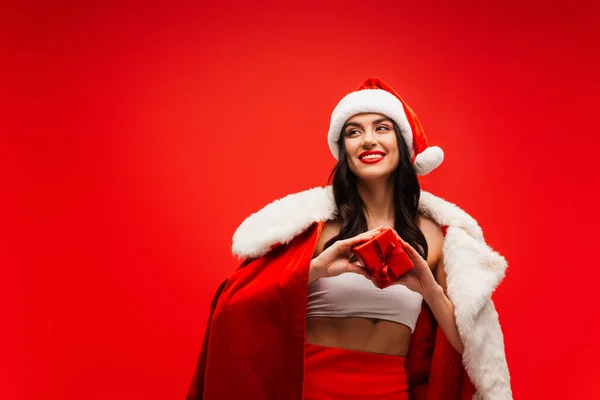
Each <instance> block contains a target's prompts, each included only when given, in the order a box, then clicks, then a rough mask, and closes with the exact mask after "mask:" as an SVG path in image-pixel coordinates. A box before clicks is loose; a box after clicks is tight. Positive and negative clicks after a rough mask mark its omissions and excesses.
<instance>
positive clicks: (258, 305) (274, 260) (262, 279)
mask: <svg viewBox="0 0 600 400" xmlns="http://www.w3.org/2000/svg"><path fill="white" fill-rule="evenodd" d="M323 225H324V223H323V222H317V223H314V224H313V225H312V226H311V227H310V228H309V229H307V230H306V231H305V232H303V233H302V234H300V235H297V236H296V237H295V238H294V239H293V240H292V241H291V242H290V243H288V244H286V245H280V246H278V247H275V248H274V249H272V250H271V251H270V252H268V253H267V254H266V255H264V256H262V257H260V258H256V259H248V260H245V261H244V262H243V263H242V265H241V266H240V267H239V268H238V269H237V270H236V271H235V272H233V273H232V274H231V275H230V276H229V277H228V278H227V279H226V280H225V281H224V282H223V283H221V285H220V286H219V288H218V289H217V292H216V294H215V296H214V298H213V301H212V305H211V310H210V315H209V318H208V323H207V326H206V332H205V336H204V341H203V345H202V349H201V351H200V356H199V358H198V365H197V368H196V372H195V374H194V378H193V380H192V383H191V385H190V388H189V391H188V394H187V400H199V399H204V400H217V399H219V400H220V399H227V400H231V399H256V400H258V399H261V400H263V399H286V400H287V399H289V400H302V398H303V379H304V346H305V340H306V310H307V299H308V269H309V265H310V261H311V259H312V255H313V251H314V248H315V246H316V243H317V240H318V238H319V235H320V234H321V230H322V227H323ZM406 370H407V376H408V383H409V396H410V398H411V399H415V400H425V399H428V400H429V399H440V400H451V399H452V400H454V399H457V400H458V399H460V400H466V399H471V398H472V397H473V394H474V393H475V387H474V386H473V384H472V383H471V381H470V380H469V377H468V375H467V373H466V372H465V370H464V368H463V365H462V361H461V355H460V354H459V353H458V352H457V351H456V350H454V348H453V347H452V346H451V345H450V343H449V342H448V340H447V339H446V337H445V336H444V334H443V332H442V330H441V328H439V327H438V325H437V323H436V321H435V319H434V318H433V314H432V313H431V311H430V310H429V308H428V307H427V304H426V303H425V302H423V308H422V310H421V313H420V315H419V318H418V320H417V325H416V328H415V331H414V332H413V334H412V336H411V342H410V348H409V353H408V355H407V361H406Z"/></svg>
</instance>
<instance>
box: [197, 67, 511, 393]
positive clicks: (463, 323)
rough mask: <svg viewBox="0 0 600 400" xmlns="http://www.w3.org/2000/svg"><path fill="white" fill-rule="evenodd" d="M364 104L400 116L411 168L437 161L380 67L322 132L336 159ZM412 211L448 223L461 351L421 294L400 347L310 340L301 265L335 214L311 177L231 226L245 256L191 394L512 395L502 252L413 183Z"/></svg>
mask: <svg viewBox="0 0 600 400" xmlns="http://www.w3.org/2000/svg"><path fill="white" fill-rule="evenodd" d="M363 112H377V113H381V114H384V115H386V116H388V117H389V118H391V119H392V120H394V122H396V124H397V125H398V126H399V127H400V130H401V136H402V138H403V139H404V140H405V142H406V144H407V146H408V148H409V149H410V152H411V161H412V163H413V167H414V170H415V172H416V173H417V174H418V175H425V174H427V173H429V172H431V171H432V170H434V169H435V168H436V167H438V166H439V165H440V164H441V163H442V161H443V158H444V154H443V151H442V150H441V149H440V148H439V147H430V146H428V144H427V140H426V138H425V134H424V132H423V128H422V126H421V124H420V122H419V120H418V118H417V116H416V115H415V113H414V112H413V111H412V110H411V109H410V107H408V105H407V104H406V103H405V102H404V100H403V99H402V98H401V97H400V96H399V95H398V93H396V92H395V91H394V90H393V89H392V88H391V87H389V86H388V85H387V84H385V83H384V82H383V81H381V80H380V79H377V78H370V79H367V80H366V81H365V82H364V83H363V84H362V85H361V86H360V87H359V88H358V89H357V90H356V91H354V92H352V93H350V94H348V95H347V96H345V97H344V98H343V99H342V100H341V101H340V103H339V104H338V105H337V107H336V108H335V109H334V111H333V113H332V117H331V124H330V130H329V135H328V143H329V147H330V149H331V151H332V154H333V155H334V157H335V158H338V150H337V140H338V138H339V135H340V132H341V129H342V127H343V125H344V123H345V122H346V121H347V120H348V118H350V117H352V116H353V115H356V114H358V113H363ZM418 210H419V213H420V214H422V215H423V216H425V217H428V218H430V219H432V220H433V221H435V222H436V223H437V224H439V225H440V226H441V227H442V229H443V231H444V243H443V247H442V258H443V262H444V268H445V272H446V276H447V283H446V285H447V296H448V298H449V299H450V301H451V302H452V303H453V305H454V316H455V318H456V324H457V327H458V331H459V334H460V338H461V342H462V344H463V347H464V351H463V354H462V355H461V354H459V353H458V352H457V351H456V350H455V349H454V348H453V347H452V346H451V345H450V343H449V341H448V340H447V339H446V337H445V335H444V333H443V331H442V330H441V328H440V327H439V326H438V324H437V322H436V320H435V318H434V317H433V313H432V312H431V310H430V309H429V307H428V306H427V303H426V302H423V304H422V309H421V312H420V314H419V316H418V319H417V324H416V327H415V329H414V332H413V333H412V335H411V338H410V345H409V351H408V354H407V356H406V357H405V358H404V357H395V356H387V355H382V354H373V353H362V352H358V351H352V350H344V349H334V348H326V347H324V346H316V345H307V343H306V319H307V317H306V311H307V295H308V272H309V265H310V262H311V259H312V255H313V252H314V249H315V246H316V243H317V241H318V239H319V236H320V234H321V232H322V229H323V226H324V224H325V222H326V221H329V220H333V219H335V218H336V215H337V210H336V205H335V201H334V197H333V191H332V187H331V186H327V187H316V188H312V189H309V190H305V191H302V192H299V193H294V194H289V195H287V196H285V197H283V198H281V199H278V200H275V201H273V202H272V203H270V204H268V205H266V206H265V207H263V208H262V209H261V210H259V211H258V212H256V213H254V214H252V215H250V216H249V217H248V218H246V220H245V221H243V222H242V224H241V225H240V226H239V227H238V228H237V230H236V231H235V233H234V235H233V253H234V254H235V255H237V256H238V257H240V258H242V259H243V260H244V261H243V262H242V263H241V265H240V266H239V268H238V269H237V270H236V271H235V272H233V273H232V274H231V275H230V276H229V277H227V279H225V280H224V281H223V282H222V283H221V285H220V286H219V287H218V289H217V291H216V293H215V295H214V298H213V301H212V304H211V308H210V314H209V319H208V323H207V326H206V331H205V334H204V341H203V345H202V348H201V351H200V355H199V358H198V364H197V368H196V371H195V374H194V377H193V380H192V383H191V385H190V388H189V391H188V395H187V399H188V400H199V399H204V400H217V399H218V400H222V399H223V400H224V399H231V400H234V399H236V400H237V399H286V400H302V399H306V400H313V399H317V398H319V399H321V398H322V399H327V398H331V399H335V398H348V399H363V398H364V399H367V398H372V399H379V398H381V399H386V398H389V399H393V398H398V399H402V398H410V399H416V400H421V399H423V400H424V399H428V400H433V399H441V400H454V399H461V400H466V399H474V400H478V399H486V400H487V399H494V400H495V399H498V400H506V399H512V391H511V387H510V375H509V371H508V366H507V362H506V356H505V351H504V338H503V333H502V330H501V327H500V323H499V318H498V314H497V312H496V309H495V306H494V303H493V301H492V293H493V292H494V290H495V289H496V288H497V287H498V285H499V283H500V282H501V281H502V279H503V278H504V275H505V270H506V267H507V262H506V259H505V258H504V257H503V256H502V255H500V254H499V253H498V252H496V251H495V250H494V249H493V248H492V247H491V246H490V245H488V244H487V243H486V242H485V240H484V237H483V232H482V230H481V228H480V226H479V225H478V223H477V221H476V220H475V219H474V218H473V217H471V216H470V215H469V214H467V213H466V212H465V211H464V210H462V209H461V208H459V207H458V206H457V205H455V204H453V203H451V202H449V201H447V200H444V199H442V198H440V197H438V196H435V195H434V194H432V193H429V192H427V191H424V190H421V193H420V199H419V204H418ZM318 388H321V389H318ZM331 388H333V389H331ZM357 388H358V389H357ZM329 389H331V390H332V393H333V394H331V396H337V397H330V395H328V394H327V390H329ZM319 390H321V392H319ZM393 393H398V395H397V397H395V395H394V394H393ZM402 393H405V394H406V396H407V397H403V396H404V395H403V394H402Z"/></svg>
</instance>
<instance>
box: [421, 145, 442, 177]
mask: <svg viewBox="0 0 600 400" xmlns="http://www.w3.org/2000/svg"><path fill="white" fill-rule="evenodd" d="M442 161H444V151H443V150H442V149H441V148H440V147H438V146H430V147H428V148H426V149H425V150H423V151H422V152H420V153H419V154H417V157H416V158H415V162H414V169H415V172H416V173H417V174H418V175H427V174H428V173H430V172H431V171H433V170H434V169H436V168H437V167H439V166H440V164H441V163H442Z"/></svg>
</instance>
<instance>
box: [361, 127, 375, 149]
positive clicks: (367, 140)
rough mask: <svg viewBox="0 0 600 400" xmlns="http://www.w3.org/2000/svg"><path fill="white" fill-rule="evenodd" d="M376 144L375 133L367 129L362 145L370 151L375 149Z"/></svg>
mask: <svg viewBox="0 0 600 400" xmlns="http://www.w3.org/2000/svg"><path fill="white" fill-rule="evenodd" d="M374 144H376V138H375V132H373V131H372V130H371V129H367V130H366V131H365V134H364V135H363V143H362V145H363V147H364V148H365V149H368V148H371V147H373V145H374Z"/></svg>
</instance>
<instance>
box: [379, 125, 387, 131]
mask: <svg viewBox="0 0 600 400" xmlns="http://www.w3.org/2000/svg"><path fill="white" fill-rule="evenodd" d="M376 130H377V131H389V130H390V127H389V126H387V125H379V126H378V127H377V129H376Z"/></svg>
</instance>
